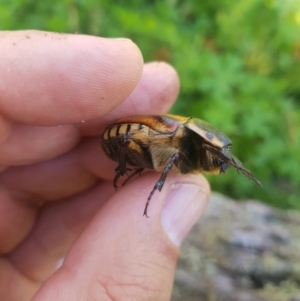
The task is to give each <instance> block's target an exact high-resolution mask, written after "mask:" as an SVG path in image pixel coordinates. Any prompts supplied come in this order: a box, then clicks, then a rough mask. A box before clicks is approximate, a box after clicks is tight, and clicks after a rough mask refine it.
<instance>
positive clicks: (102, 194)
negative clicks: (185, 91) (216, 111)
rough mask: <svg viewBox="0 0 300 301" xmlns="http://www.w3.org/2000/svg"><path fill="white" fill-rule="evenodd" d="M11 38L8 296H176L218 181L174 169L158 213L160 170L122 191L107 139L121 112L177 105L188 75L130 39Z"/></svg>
mask: <svg viewBox="0 0 300 301" xmlns="http://www.w3.org/2000/svg"><path fill="white" fill-rule="evenodd" d="M0 42H1V50H0V53H1V64H0V142H1V143H0V165H1V170H2V173H1V174H0V177H1V179H0V180H1V182H0V183H1V189H0V248H1V254H2V256H1V261H0V262H1V268H0V271H1V274H0V276H1V277H0V279H1V282H0V300H3V301H4V300H5V301H24V300H30V299H31V298H32V300H34V301H40V300H43V301H45V300H51V301H53V300H168V299H169V298H170V294H171V289H172V283H173V278H174V271H175V265H176V260H177V258H178V254H179V249H178V246H179V245H180V242H181V240H182V239H183V238H184V236H185V235H186V233H187V232H188V231H189V229H190V228H191V227H192V225H193V223H194V222H195V221H196V220H197V219H198V217H199V215H200V214H201V213H202V211H203V209H204V207H205V205H206V202H207V198H208V194H209V187H208V184H207V182H206V181H205V179H204V178H203V177H202V176H201V175H188V176H185V177H178V176H175V175H172V174H169V175H168V177H167V180H166V182H165V185H164V188H163V190H162V191H161V192H160V193H159V192H156V193H155V195H154V197H153V198H152V200H151V204H150V207H149V211H148V214H149V215H150V218H149V219H147V218H145V217H143V210H144V206H145V202H146V200H147V197H148V194H149V192H150V191H151V189H152V188H153V186H154V184H155V182H156V181H157V179H158V178H159V174H157V173H146V174H143V175H141V176H140V177H137V178H135V179H134V180H132V181H130V182H129V183H128V184H127V185H126V186H124V187H123V188H122V189H120V190H119V191H118V192H116V191H115V190H114V189H113V185H112V179H113V177H114V169H115V167H116V163H114V162H112V161H111V160H109V159H108V158H107V157H106V156H105V154H104V153H103V151H102V150H101V148H100V139H99V137H100V135H101V134H102V132H103V131H104V129H105V127H106V126H107V125H108V124H110V123H111V122H113V121H114V120H116V119H117V118H120V117H123V116H128V115H138V114H161V113H165V112H167V111H168V109H169V108H170V107H171V105H172V103H173V102H174V100H175V98H176V97H177V94H178V90H179V82H178V77H177V74H176V72H175V71H174V69H173V68H172V67H170V66H169V65H167V64H165V63H149V64H146V65H144V64H143V60H142V56H141V53H140V51H139V50H138V48H137V47H136V46H135V45H134V44H133V43H132V42H131V41H129V40H126V39H103V38H97V37H91V36H81V35H67V34H56V33H48V32H37V31H19V32H2V33H0ZM62 258H64V261H63V263H62V265H61V267H60V268H58V269H57V266H58V263H59V262H60V261H61V259H62Z"/></svg>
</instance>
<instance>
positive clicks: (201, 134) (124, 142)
mask: <svg viewBox="0 0 300 301" xmlns="http://www.w3.org/2000/svg"><path fill="white" fill-rule="evenodd" d="M101 145H102V148H103V150H104V152H105V153H106V154H107V156H108V157H109V158H111V159H112V160H114V161H116V162H118V163H119V165H118V166H117V168H116V177H115V179H114V186H115V187H117V181H118V179H119V177H120V176H123V175H125V174H126V175H127V176H128V179H130V178H131V177H133V176H134V175H135V174H137V173H140V172H142V171H143V170H144V169H145V168H147V169H154V170H156V171H159V172H162V175H161V177H160V179H159V181H158V182H157V183H156V185H155V186H154V188H153V190H152V191H151V193H150V195H149V197H148V201H147V204H146V207H145V210H144V215H146V216H147V207H148V205H149V201H150V199H151V197H152V195H153V193H154V192H155V190H159V191H160V190H161V189H162V186H163V184H164V181H165V179H166V176H167V174H168V172H169V171H172V172H177V173H180V174H188V173H201V172H206V173H210V174H220V173H225V172H226V170H227V169H228V168H229V167H230V166H232V167H234V168H236V169H237V170H238V171H241V172H242V173H244V174H245V175H246V176H247V177H249V178H250V179H252V180H254V181H256V183H257V184H259V185H260V183H259V182H258V181H257V180H255V179H254V178H253V176H252V174H251V172H250V171H248V170H247V169H245V168H244V167H243V166H242V164H241V162H240V161H239V160H238V159H237V158H235V157H234V156H232V155H231V153H230V147H231V141H230V139H229V138H228V137H227V136H226V135H224V134H223V133H221V132H220V131H219V130H217V129H216V128H214V127H213V126H212V125H210V124H209V123H207V122H205V121H203V120H200V119H196V118H189V117H182V116H176V115H157V116H135V117H128V118H123V119H120V120H118V121H117V122H115V123H114V124H112V125H110V126H108V127H107V129H106V130H105V132H104V134H103V136H102V139H101ZM127 166H130V167H132V168H133V169H134V170H133V171H132V172H131V173H129V171H130V170H131V169H130V168H127ZM126 182H127V181H125V183H126Z"/></svg>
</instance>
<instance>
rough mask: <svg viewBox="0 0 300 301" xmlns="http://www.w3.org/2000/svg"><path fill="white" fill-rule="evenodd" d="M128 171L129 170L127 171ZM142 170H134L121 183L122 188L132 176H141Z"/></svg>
mask: <svg viewBox="0 0 300 301" xmlns="http://www.w3.org/2000/svg"><path fill="white" fill-rule="evenodd" d="M128 170H129V169H128ZM143 170H144V168H137V169H135V170H134V171H133V172H132V173H131V174H130V175H129V177H128V178H127V179H126V180H125V181H124V182H123V184H122V187H123V186H125V184H126V183H127V182H128V181H129V180H130V179H132V178H133V177H134V176H136V175H137V174H139V175H140V174H141V173H142V172H143Z"/></svg>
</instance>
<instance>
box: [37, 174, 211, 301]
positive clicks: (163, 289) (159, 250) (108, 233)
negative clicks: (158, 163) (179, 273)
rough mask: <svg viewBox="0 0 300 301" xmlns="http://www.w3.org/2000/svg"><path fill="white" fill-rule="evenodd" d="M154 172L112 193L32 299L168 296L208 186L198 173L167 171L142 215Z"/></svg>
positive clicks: (205, 200)
mask: <svg viewBox="0 0 300 301" xmlns="http://www.w3.org/2000/svg"><path fill="white" fill-rule="evenodd" d="M158 177H159V175H158V174H154V173H151V174H150V173H148V174H145V175H143V176H141V177H139V178H137V179H136V180H135V181H132V182H129V183H128V184H127V185H126V186H124V187H123V188H122V189H120V190H119V191H118V192H117V193H116V194H114V196H112V197H111V199H110V200H109V201H108V202H107V203H106V204H105V205H104V206H103V207H102V208H101V210H100V211H99V212H98V213H97V215H96V216H95V218H94V219H93V220H92V222H91V223H90V224H89V226H88V227H87V228H86V230H85V231H84V232H83V234H82V235H81V236H80V238H79V239H78V240H77V241H76V243H75V244H74V245H73V247H72V250H71V251H70V253H69V254H68V256H67V257H66V259H65V261H64V263H63V265H62V267H61V268H60V269H59V270H57V272H56V273H55V274H53V276H52V277H51V278H50V280H49V281H47V282H46V283H45V284H44V285H43V286H42V287H41V289H40V290H39V292H38V293H37V295H36V296H35V298H34V300H35V301H37V300H43V301H45V300H168V299H170V296H171V291H172V285H173V279H174V272H175V266H176V262H177V259H178V255H179V249H178V246H179V245H180V243H181V241H182V239H183V238H184V236H185V235H186V234H187V232H188V231H189V230H190V228H191V227H192V226H193V224H194V223H195V222H196V220H197V219H198V218H199V216H200V215H201V213H202V212H203V210H204V208H205V205H206V203H207V200H208V195H209V186H208V184H207V182H206V180H205V179H204V177H203V176H202V175H188V176H185V177H178V176H175V175H171V174H170V175H169V176H168V178H167V181H166V182H165V184H164V187H163V189H162V191H161V192H160V193H159V192H155V194H154V195H153V197H152V199H151V202H150V206H149V208H148V215H149V216H150V218H146V217H144V216H143V211H144V206H145V202H146V200H147V198H148V195H149V193H150V191H151V189H152V187H153V186H154V184H155V182H156V181H157V180H158ZM98 197H99V196H98Z"/></svg>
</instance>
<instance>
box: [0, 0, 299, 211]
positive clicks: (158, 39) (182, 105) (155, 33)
mask: <svg viewBox="0 0 300 301" xmlns="http://www.w3.org/2000/svg"><path fill="white" fill-rule="evenodd" d="M1 2H2V3H1V4H0V28H1V29H2V30H13V29H40V30H51V31H58V32H71V33H72V32H79V33H86V34H93V35H99V36H106V37H129V38H131V39H132V40H133V41H134V42H135V43H136V44H137V45H138V46H139V47H140V49H141V50H142V53H143V55H144V58H145V61H151V60H164V61H167V62H170V63H171V64H172V65H173V66H175V68H176V69H177V71H178V73H179V76H180V78H181V93H180V96H179V99H178V102H177V104H176V105H175V107H174V108H173V110H172V111H173V113H179V112H180V114H181V115H187V116H194V117H199V118H201V119H205V120H206V121H208V122H210V123H211V124H213V125H215V126H216V127H218V128H219V129H220V130H222V131H223V132H224V133H226V134H227V135H228V136H229V137H230V138H231V139H232V141H233V149H232V150H233V153H234V154H235V155H236V156H237V157H238V158H240V160H241V161H242V162H243V163H244V165H245V166H246V167H247V168H249V169H250V170H251V171H253V173H254V175H255V177H256V178H258V179H259V180H261V182H262V184H263V188H262V189H260V188H258V187H256V186H255V184H254V183H253V182H252V181H248V180H247V179H246V178H245V177H243V176H238V175H237V174H236V173H235V172H234V170H232V171H231V172H229V174H228V175H226V176H224V177H210V182H211V184H212V187H213V189H215V190H219V191H221V192H223V193H226V194H227V195H230V196H232V197H234V198H241V199H242V198H257V199H260V200H262V201H265V202H268V203H271V204H273V205H276V206H279V207H282V208H296V209H299V210H300V197H299V196H300V185H299V183H300V107H299V104H300V103H299V97H300V84H299V82H300V35H299V30H300V6H299V4H300V1H299V0H290V1H279V0H243V1H234V0H215V1H197V0H190V1H182V0H181V1H180V0H156V1H155V0H152V1H150V0H148V1H143V2H142V3H141V2H140V1H137V0H127V1H126V2H125V1H121V0H118V1H114V2H113V4H112V3H111V2H110V1H107V0H103V1H99V0H98V1H97V0H86V1H83V0H77V1H71V0H62V1H50V0H44V1H34V0H15V1H8V0H2V1H1Z"/></svg>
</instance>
